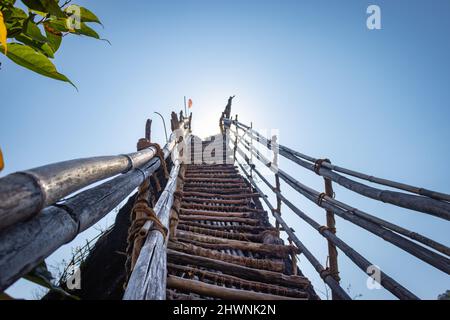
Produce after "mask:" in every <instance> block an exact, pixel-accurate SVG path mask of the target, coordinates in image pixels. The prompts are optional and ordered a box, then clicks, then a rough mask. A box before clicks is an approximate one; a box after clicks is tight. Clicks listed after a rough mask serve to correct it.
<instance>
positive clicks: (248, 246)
mask: <svg viewBox="0 0 450 320" xmlns="http://www.w3.org/2000/svg"><path fill="white" fill-rule="evenodd" d="M177 238H178V239H183V240H190V241H196V243H197V246H201V247H204V248H209V249H214V248H215V249H216V250H219V249H230V248H231V249H239V250H247V251H253V252H257V253H262V254H265V255H269V256H274V257H278V258H285V257H287V256H289V254H291V253H292V252H297V248H295V247H293V246H285V245H274V244H265V243H253V242H249V241H239V240H229V239H223V238H219V237H213V236H204V235H199V234H196V233H193V232H186V231H182V230H179V231H177ZM298 253H299V252H297V254H298Z"/></svg>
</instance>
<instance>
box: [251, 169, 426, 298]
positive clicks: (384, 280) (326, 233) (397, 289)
mask: <svg viewBox="0 0 450 320" xmlns="http://www.w3.org/2000/svg"><path fill="white" fill-rule="evenodd" d="M255 172H256V173H257V174H258V176H259V177H263V175H262V174H261V173H260V172H259V171H258V170H257V169H255ZM263 181H264V180H263ZM264 182H265V183H266V184H267V183H269V182H268V181H267V180H265V181H264ZM279 197H280V199H281V200H282V201H283V202H284V203H285V204H286V205H287V206H288V207H289V208H290V209H291V210H292V211H293V212H294V213H295V214H296V215H297V216H299V217H300V218H301V219H303V220H304V221H305V222H306V223H308V224H309V225H310V226H312V227H313V228H314V229H316V230H317V231H318V232H319V233H320V234H321V235H322V236H323V237H325V238H326V239H327V240H328V241H330V242H331V243H333V244H334V245H337V246H338V247H339V248H340V249H341V250H342V252H344V254H345V255H347V256H348V257H349V258H350V259H351V260H352V261H353V262H354V263H355V264H356V265H357V266H358V267H359V268H360V269H361V270H362V271H363V272H365V273H367V272H368V268H369V267H371V266H373V263H371V262H370V261H368V260H367V259H365V258H364V257H363V256H361V255H360V254H359V253H358V252H357V251H355V250H354V249H353V248H351V247H350V246H349V245H347V244H346V243H345V242H344V241H342V240H341V239H340V238H338V237H337V236H336V234H334V233H333V232H331V231H330V230H327V229H324V228H322V226H320V225H319V224H318V223H317V222H316V221H315V220H313V219H311V218H310V217H309V216H308V215H306V214H305V213H304V212H303V211H301V210H300V209H298V208H297V207H295V206H294V205H293V204H292V203H291V202H290V201H289V200H287V199H286V197H284V196H283V195H282V194H281V193H279ZM381 285H382V286H383V287H385V288H386V289H387V290H389V291H390V292H391V293H393V294H394V295H395V296H396V297H398V298H400V299H418V298H417V297H416V296H415V295H414V294H412V293H411V292H409V291H408V290H407V289H405V288H404V287H403V286H401V285H400V284H398V283H397V282H396V281H395V280H393V279H392V278H391V277H389V276H388V275H386V274H385V273H384V272H381Z"/></svg>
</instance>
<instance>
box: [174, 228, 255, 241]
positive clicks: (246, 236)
mask: <svg viewBox="0 0 450 320" xmlns="http://www.w3.org/2000/svg"><path fill="white" fill-rule="evenodd" d="M178 230H184V231H189V232H193V233H198V234H204V235H208V236H213V237H220V238H224V239H233V240H241V241H252V242H262V235H261V234H252V233H239V232H227V231H220V230H211V229H209V228H202V227H194V226H189V225H185V224H179V225H178Z"/></svg>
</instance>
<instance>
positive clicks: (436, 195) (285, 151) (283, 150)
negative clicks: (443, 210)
mask: <svg viewBox="0 0 450 320" xmlns="http://www.w3.org/2000/svg"><path fill="white" fill-rule="evenodd" d="M233 123H234V124H236V126H237V127H240V128H241V129H244V130H245V131H246V132H247V134H249V135H254V136H255V137H256V138H257V139H256V140H257V141H258V142H260V143H262V144H263V145H265V146H267V147H269V148H270V145H271V144H270V142H269V141H268V140H267V139H266V138H265V137H263V136H262V135H261V134H259V133H258V132H257V131H255V130H253V129H252V128H250V127H249V126H246V125H244V124H242V123H240V122H238V121H233ZM277 147H278V149H279V152H280V154H281V155H283V156H289V155H292V156H294V157H296V158H297V159H299V158H300V159H304V160H306V161H309V162H312V163H316V162H317V160H318V159H316V158H313V157H310V156H308V155H305V154H302V153H300V152H298V151H295V150H292V149H290V148H288V147H286V146H283V145H280V144H278V145H277ZM322 166H323V167H325V168H327V169H330V170H333V171H336V172H341V173H344V174H347V175H350V176H353V177H355V178H359V179H363V180H366V181H369V182H373V183H377V184H380V185H384V186H387V187H392V188H396V189H400V190H404V191H408V192H411V193H415V194H418V195H421V196H425V197H429V198H432V199H438V200H445V201H450V195H449V194H446V193H442V192H437V191H433V190H428V189H425V188H420V187H415V186H412V185H408V184H405V183H400V182H396V181H392V180H388V179H383V178H378V177H375V176H373V175H368V174H365V173H361V172H357V171H354V170H349V169H346V168H343V167H340V166H336V165H333V164H331V163H323V164H322Z"/></svg>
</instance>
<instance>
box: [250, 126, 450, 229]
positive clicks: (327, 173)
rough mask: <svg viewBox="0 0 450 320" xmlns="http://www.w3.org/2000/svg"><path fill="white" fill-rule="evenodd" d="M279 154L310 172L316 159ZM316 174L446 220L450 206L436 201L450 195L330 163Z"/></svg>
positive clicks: (449, 217)
mask: <svg viewBox="0 0 450 320" xmlns="http://www.w3.org/2000/svg"><path fill="white" fill-rule="evenodd" d="M253 132H254V133H255V134H256V135H257V136H258V138H259V139H260V141H261V142H262V143H263V144H264V143H266V146H270V144H268V143H267V142H268V140H267V139H266V138H264V137H262V136H261V135H260V134H259V133H257V132H256V131H254V130H253ZM279 151H280V154H281V155H282V156H284V157H286V158H287V159H289V160H291V161H293V162H295V163H297V164H299V165H301V166H302V167H304V168H306V169H308V170H311V171H314V163H317V159H315V158H312V157H308V156H305V155H303V154H301V153H298V152H296V151H294V150H292V149H289V148H287V147H285V146H281V145H280V146H279ZM301 158H303V159H305V160H307V161H310V162H313V163H312V164H310V163H307V162H305V161H303V160H301ZM333 170H334V171H337V172H341V173H345V174H348V175H351V176H354V177H356V178H360V179H363V180H366V181H369V182H373V183H377V184H381V185H385V186H389V187H393V188H396V189H400V190H404V191H408V192H411V193H415V194H418V195H420V196H419V197H418V196H414V195H409V194H404V193H400V192H394V191H388V190H380V189H377V188H372V187H369V186H367V185H364V184H362V183H359V182H356V181H353V180H350V179H348V178H345V177H343V176H341V175H339V174H337V173H334V172H332V171H333ZM318 174H320V175H323V176H324V177H327V178H329V179H331V180H333V181H334V182H336V183H338V184H340V185H342V186H343V187H345V188H347V189H349V190H352V191H354V192H357V193H359V194H361V195H364V196H366V197H369V198H372V199H375V200H379V201H382V202H387V203H391V204H394V205H397V206H401V207H404V208H408V209H412V210H415V211H420V212H423V213H427V214H432V215H435V216H437V217H440V218H443V219H446V220H450V203H448V202H442V201H439V200H445V201H450V195H448V194H444V193H440V192H436V191H431V190H427V189H424V188H418V187H414V186H410V185H407V184H403V183H399V182H395V181H390V180H387V179H381V178H377V177H373V176H369V175H366V174H363V173H359V172H356V171H353V170H348V169H345V168H341V167H338V166H334V165H332V164H328V163H322V165H321V168H320V169H319V170H318Z"/></svg>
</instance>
